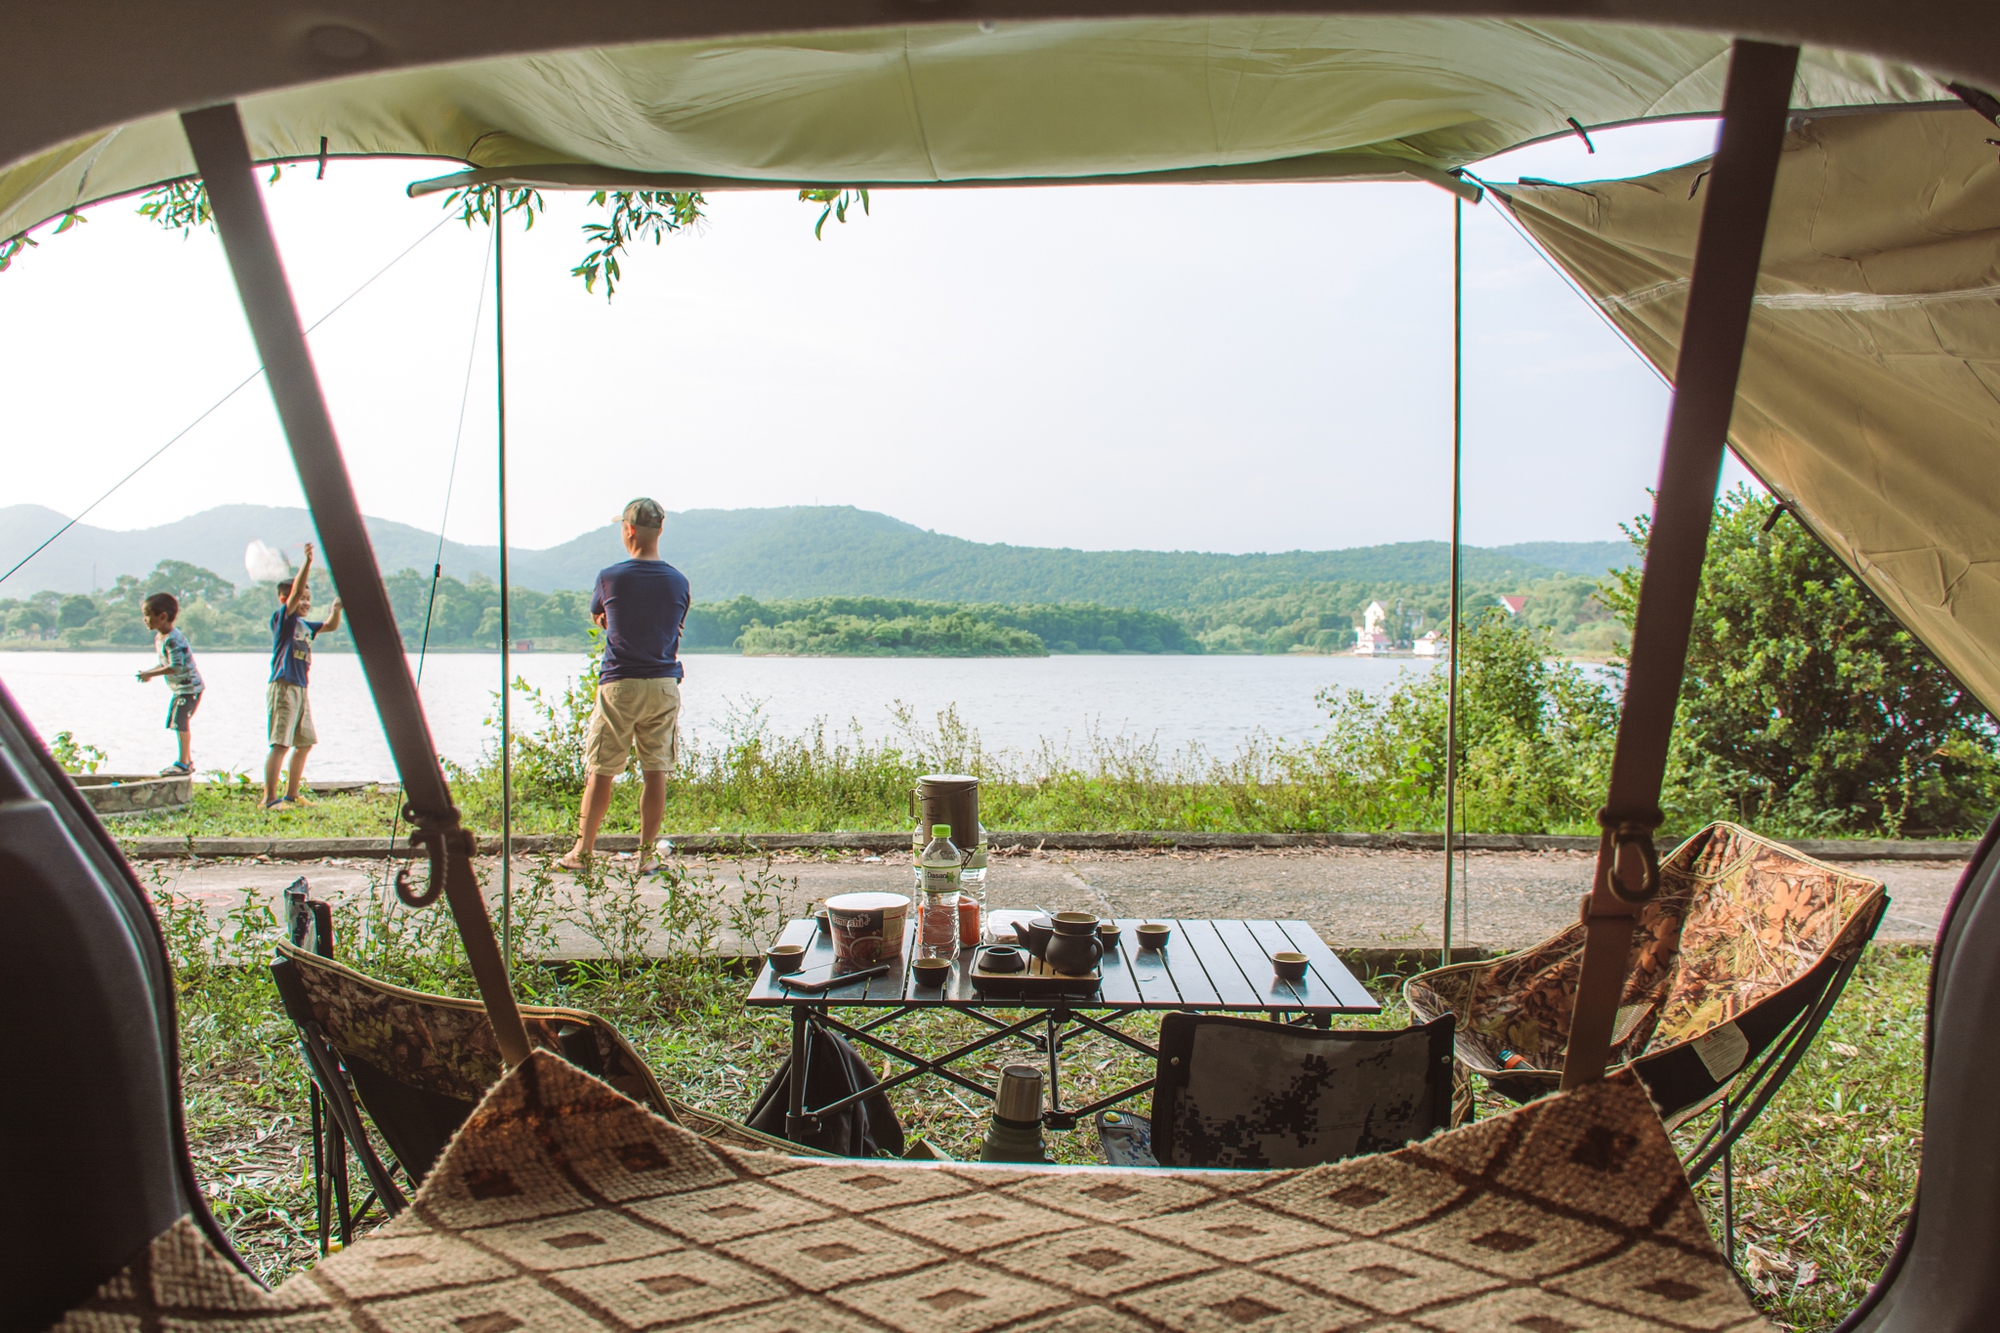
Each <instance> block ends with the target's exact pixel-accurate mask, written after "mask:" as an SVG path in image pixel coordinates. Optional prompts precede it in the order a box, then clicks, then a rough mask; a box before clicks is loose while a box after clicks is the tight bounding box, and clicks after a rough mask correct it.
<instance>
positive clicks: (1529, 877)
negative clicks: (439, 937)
mask: <svg viewBox="0 0 2000 1333" xmlns="http://www.w3.org/2000/svg"><path fill="white" fill-rule="evenodd" d="M539 861H540V858H534V859H530V858H517V860H516V865H515V875H516V877H517V878H516V882H517V884H526V883H528V882H529V878H530V877H531V876H532V875H533V874H534V873H535V872H536V868H537V863H538V862H539ZM611 864H612V865H613V866H614V867H616V866H618V865H620V864H622V866H623V867H624V873H625V874H626V875H629V874H630V867H631V865H632V862H631V859H630V858H629V857H625V858H622V859H621V858H613V859H612V861H611ZM685 864H686V865H687V866H688V868H689V869H690V870H691V871H693V872H694V873H695V874H696V875H698V876H699V875H709V876H712V877H713V883H714V889H713V892H714V893H715V894H716V895H717V897H718V899H719V900H721V901H722V902H724V903H726V902H728V901H729V900H732V899H740V897H741V895H742V891H743V890H742V883H741V880H740V878H739V877H740V876H746V875H752V876H754V875H755V874H756V872H757V871H758V870H759V868H760V867H761V864H762V863H761V862H744V861H741V860H736V859H732V858H712V859H703V858H691V859H690V860H688V861H687V862H686V863H685ZM1462 864H1463V865H1464V875H1463V877H1462V880H1461V892H1462V895H1463V896H1462V898H1461V900H1460V901H1461V904H1462V912H1463V914H1462V915H1461V916H1460V918H1459V920H1458V922H1457V923H1455V927H1454V932H1453V933H1454V937H1455V938H1454V940H1453V943H1454V944H1455V945H1468V944H1469V945H1475V946H1483V947H1486V948H1493V949H1518V948H1521V947H1522V946H1524V945H1528V944H1532V943H1534V942H1535V941H1536V940H1539V939H1542V938H1544V937H1546V936H1548V935H1551V934H1553V933H1554V932H1556V931H1557V930H1560V929H1561V928H1562V927H1563V926H1565V925H1567V924H1568V923H1569V922H1570V921H1572V920H1574V919H1575V915H1576V909H1577V901H1578V899H1579V898H1580V897H1581V895H1582V894H1583V892H1584V891H1585V889H1586V887H1587V885H1588V880H1589V875H1590V866H1591V857H1590V856H1589V855H1587V854H1585V853H1581V852H1567V851H1545V852H1474V853H1471V854H1470V855H1469V856H1468V857H1466V858H1464V861H1463V863H1462ZM1843 869H1851V870H1853V871H1855V872H1856V873H1858V874H1863V875H1870V876H1873V877H1875V878H1877V879H1880V880H1882V881H1883V882H1885V883H1886V884H1887V885H1888V888H1889V895H1890V898H1891V899H1892V901H1891V904H1890V908H1889V915H1888V918H1887V919H1886V920H1885V921H1884V922H1883V924H1882V929H1881V931H1880V932H1879V933H1878V935H1877V938H1878V939H1879V940H1882V941H1885V942H1894V943H1910V944H1930V943H1931V942H1932V941H1933V939H1934V938H1935V936H1936V934H1937V928H1938V923H1939V921H1940V920H1941V919H1942V916H1943V913H1944V908H1945V904H1946V902H1947V901H1948V900H1949V898H1950V896H1951V890H1952V887H1953V885H1954V884H1955V883H1956V882H1957V879H1958V875H1959V871H1960V870H1961V869H1962V867H1961V866H1960V865H1958V864H1956V863H1952V862H1912V861H1899V862H1857V863H1850V864H1849V865H1846V866H1843ZM480 870H481V877H482V879H483V880H484V881H485V882H486V884H487V890H488V896H489V899H492V898H496V897H497V894H498V888H497V880H498V863H497V858H482V860H481V862H480ZM770 872H771V873H772V874H774V875H776V876H779V877H781V878H782V883H781V884H780V886H779V888H778V896H779V897H780V898H781V900H782V902H783V904H784V910H785V913H786V914H787V915H796V914H799V913H801V912H802V911H804V910H805V908H806V907H807V905H808V904H810V903H811V902H813V901H814V900H816V899H819V898H823V897H827V896H830V895H832V894H836V893H852V892H857V891H861V890H870V889H873V890H883V889H887V890H894V891H898V892H908V891H909V889H910V882H911V874H912V871H911V867H910V858H909V856H908V854H902V855H900V856H898V855H895V854H890V855H886V856H882V857H874V856H864V855H862V854H858V853H850V854H845V855H841V854H825V855H796V854H795V855H778V856H775V857H774V858H773V859H772V861H771V863H770ZM141 873H142V875H144V876H149V877H152V878H154V879H155V880H156V882H159V883H162V884H164V885H165V886H166V887H169V888H171V889H173V890H175V891H177V892H182V893H192V894H195V895H197V896H199V897H200V898H201V899H202V900H203V901H204V903H205V904H206V905H207V906H208V909H209V911H210V912H211V914H213V915H215V916H217V917H218V918H219V917H221V916H222V915H224V914H226V913H228V912H229V911H231V910H232V909H233V908H235V907H236V906H237V905H238V904H239V903H241V902H242V901H243V898H244V895H245V893H246V891H249V890H252V889H255V890H258V891H261V892H263V893H265V894H267V895H270V896H272V897H275V896H276V895H277V893H278V891H279V890H281V889H282V888H283V887H284V885H286V884H288V883H289V882H291V880H292V879H293V878H294V877H295V876H299V875H304V876H305V877H306V878H307V880H308V881H310V882H311V884H312V886H313V891H314V893H315V895H316V896H318V897H321V898H327V899H335V898H341V897H347V896H351V895H359V894H367V893H370V892H376V893H382V892H387V883H386V879H385V876H386V874H387V867H386V866H385V865H384V863H383V862H380V861H373V862H369V861H352V860H350V861H340V860H331V861H307V862H284V863H266V862H257V861H206V862H150V863H146V864H144V865H142V867H141ZM420 873H421V872H420ZM611 873H612V875H613V877H614V878H615V877H616V876H617V874H618V871H617V870H616V869H614V870H613V871H612V872H611ZM1443 882H1444V858H1443V856H1442V855H1440V854H1438V853H1435V852H1416V851H1362V850H1351V849H1303V848H1300V849H1282V850H1259V851H1165V852H1088V851H1066V852H1056V851H1029V850H1025V849H1023V850H1019V851H1012V852H1005V853H1001V854H998V855H996V856H995V858H994V863H993V868H992V869H991V870H990V871H989V872H988V876H987V891H988V892H987V902H988V905H989V906H992V907H1036V908H1042V909H1045V910H1048V911H1069V910H1078V911H1086V912H1096V913H1098V914H1099V915H1101V916H1121V917H1248V918H1280V919H1291V918H1298V919H1303V920H1305V921H1309V922H1311V923H1312V925H1313V926H1314V928H1315V929H1317V930H1318V931H1319V933H1320V936H1321V938H1323V939H1324V940H1326V942H1327V943H1328V944H1330V945H1332V946H1334V947H1335V948H1341V949H1371V950H1377V949H1394V948H1412V949H1423V948H1430V949H1435V948H1437V947H1438V945H1439V934H1440V917H1441V910H1442V907H1441V905H1442V893H1443ZM658 883H659V881H658V880H656V879H655V880H649V881H646V882H645V884H650V885H657V884H658ZM555 884H556V887H557V892H558V895H559V896H560V897H561V898H562V899H563V901H564V903H565V905H566V907H567V908H568V912H567V915H569V916H570V917H571V918H572V920H571V921H570V922H569V923H566V924H564V925H562V926H561V927H559V928H558V931H557V936H556V938H557V948H556V950H555V954H554V956H555V957H558V958H565V957H568V958H574V957H590V956H598V955H601V954H602V953H604V952H605V949H604V947H603V944H602V943H601V937H602V936H603V935H604V933H605V932H606V930H607V929H609V928H610V927H609V926H608V925H607V917H608V913H607V912H606V911H605V910H603V909H604V908H605V907H606V906H607V905H609V904H610V902H611V901H613V900H612V899H609V898H606V899H600V900H598V902H597V903H596V904H595V907H596V911H595V916H596V918H597V927H596V933H597V934H598V935H599V936H600V939H599V940H593V939H592V933H593V932H592V930H591V928H590V925H589V921H588V919H589V918H590V917H591V916H592V915H593V913H592V910H591V908H592V904H591V903H590V902H589V901H588V900H587V898H585V897H582V896H580V895H578V894H577V892H576V889H575V884H574V881H573V879H572V878H571V877H570V876H567V875H563V876H558V877H557V879H556V881H555ZM617 897H618V898H623V897H624V893H623V892H621V893H620V894H619V895H617ZM665 897H666V895H665V893H664V892H663V891H662V890H661V889H659V888H656V887H645V886H644V885H642V887H641V889H640V894H639V900H640V904H641V905H642V906H643V907H645V908H646V909H647V910H648V912H649V913H654V912H657V910H658V908H659V906H660V905H661V904H662V903H663V902H664V900H665ZM628 901H629V900H628ZM439 910H443V908H442V904H440V906H439ZM495 910H496V911H497V903H496V905H495ZM720 943H721V945H722V947H723V948H724V949H725V950H726V951H732V952H733V951H737V950H738V949H741V948H742V946H741V945H740V944H739V942H738V941H736V940H735V939H733V938H731V937H728V936H725V938H724V939H722V940H721V941H720Z"/></svg>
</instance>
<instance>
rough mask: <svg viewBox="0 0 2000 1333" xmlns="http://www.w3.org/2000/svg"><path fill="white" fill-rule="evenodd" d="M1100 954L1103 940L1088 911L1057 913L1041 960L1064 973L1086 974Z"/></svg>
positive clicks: (1071, 974) (1095, 964)
mask: <svg viewBox="0 0 2000 1333" xmlns="http://www.w3.org/2000/svg"><path fill="white" fill-rule="evenodd" d="M1103 956H1104V942H1103V941H1102V940H1100V939H1098V938H1097V918H1096V917H1094V916H1092V915H1091V914H1090V913H1088V912H1058V913H1056V915H1055V932H1054V933H1053V934H1052V935H1050V936H1049V943H1048V948H1047V951H1046V952H1045V953H1044V954H1043V961H1045V962H1046V963H1048V965H1049V967H1050V968H1051V969H1053V970H1054V971H1057V972H1060V973H1062V974H1063V975H1064V976H1070V977H1080V976H1084V975H1087V974H1088V973H1089V971H1090V969H1091V968H1093V967H1095V966H1097V960H1098V959H1100V958H1102V957H1103Z"/></svg>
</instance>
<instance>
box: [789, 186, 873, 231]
mask: <svg viewBox="0 0 2000 1333" xmlns="http://www.w3.org/2000/svg"><path fill="white" fill-rule="evenodd" d="M799 202H800V203H802V204H824V205H826V207H824V208H822V209H821V210H820V212H819V221H818V222H815V223H813V239H814V240H815V241H823V240H825V239H826V238H825V237H824V236H822V235H820V230H821V229H822V228H824V227H825V226H826V220H827V219H828V218H829V217H831V218H832V219H833V220H834V221H835V222H840V223H845V222H846V221H847V210H848V209H849V208H851V207H853V206H854V205H855V204H860V205H861V211H862V212H863V213H864V214H865V213H866V212H867V211H868V191H866V190H800V191H799Z"/></svg>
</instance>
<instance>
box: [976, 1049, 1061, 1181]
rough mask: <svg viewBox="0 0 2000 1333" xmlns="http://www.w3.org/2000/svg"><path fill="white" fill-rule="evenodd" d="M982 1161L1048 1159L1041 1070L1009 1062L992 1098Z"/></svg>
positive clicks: (981, 1152) (1042, 1160)
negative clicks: (1044, 1133) (1044, 1139)
mask: <svg viewBox="0 0 2000 1333" xmlns="http://www.w3.org/2000/svg"><path fill="white" fill-rule="evenodd" d="M979 1160H980V1161H982V1162H1045V1161H1047V1160H1048V1157H1047V1155H1046V1154H1044V1153H1043V1151H1042V1071H1041V1070H1039V1069H1037V1068H1035V1067H1034V1066H1033V1065H1007V1066H1006V1067H1004V1068H1003V1069H1001V1071H1000V1091H999V1094H998V1095H997V1096H995V1097H994V1099H993V1120H992V1123H990V1124H989V1125H987V1127H986V1138H985V1139H984V1140H983V1141H981V1143H980V1145H979Z"/></svg>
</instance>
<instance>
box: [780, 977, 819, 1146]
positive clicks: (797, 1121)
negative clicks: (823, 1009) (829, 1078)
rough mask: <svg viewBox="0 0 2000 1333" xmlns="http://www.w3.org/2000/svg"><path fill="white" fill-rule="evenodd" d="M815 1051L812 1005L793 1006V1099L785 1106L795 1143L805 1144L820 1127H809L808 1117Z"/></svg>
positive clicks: (790, 1094)
mask: <svg viewBox="0 0 2000 1333" xmlns="http://www.w3.org/2000/svg"><path fill="white" fill-rule="evenodd" d="M811 1050H812V1017H811V1008H810V1006H808V1005H803V1004H795V1005H793V1006H792V1082H791V1087H790V1088H789V1089H788V1090H787V1094H788V1098H789V1100H788V1101H787V1103H786V1106H785V1137H786V1138H788V1139H790V1140H791V1141H792V1142H794V1143H803V1142H805V1137H804V1136H805V1135H806V1134H807V1133H809V1132H810V1131H811V1130H813V1129H817V1128H818V1126H817V1125H808V1123H807V1120H808V1117H807V1116H806V1074H807V1073H808V1070H807V1067H806V1063H807V1059H808V1057H809V1055H810V1052H811Z"/></svg>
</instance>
